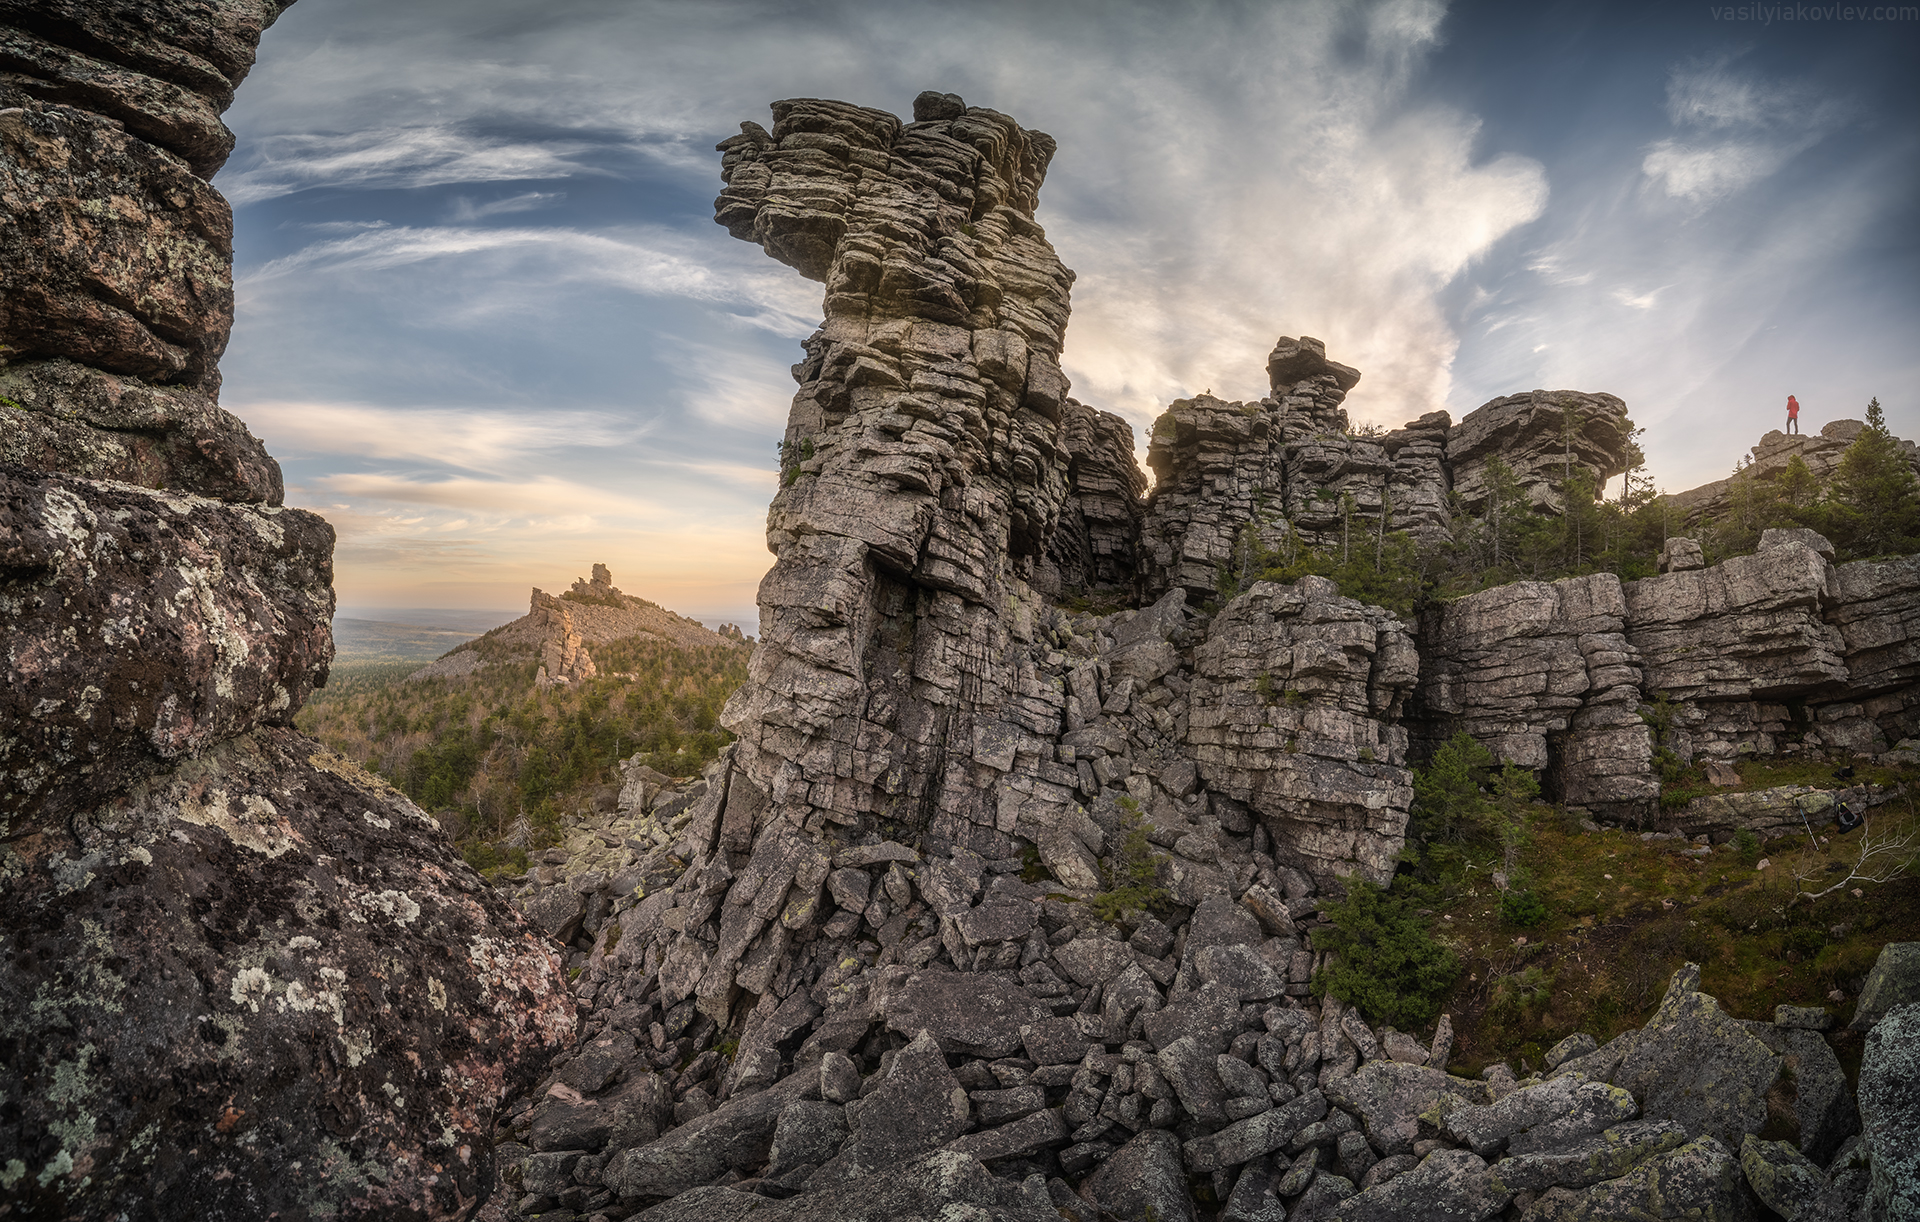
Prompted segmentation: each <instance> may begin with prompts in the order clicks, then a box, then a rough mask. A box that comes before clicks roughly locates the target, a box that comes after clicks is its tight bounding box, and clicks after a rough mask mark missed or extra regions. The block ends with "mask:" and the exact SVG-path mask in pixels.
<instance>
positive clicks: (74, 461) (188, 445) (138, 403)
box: [0, 360, 282, 505]
mask: <svg viewBox="0 0 1920 1222" xmlns="http://www.w3.org/2000/svg"><path fill="white" fill-rule="evenodd" d="M0 422H3V423H0V463H4V464H8V465H12V466H16V467H24V468H26V469H28V470H30V471H39V472H43V473H48V474H51V473H55V472H60V473H64V474H67V475H77V476H81V477H83V478H86V479H93V480H116V481H118V482H120V483H125V484H138V485H140V486H141V487H143V488H154V489H159V490H166V491H172V492H176V493H179V492H190V493H193V494H195V495H198V496H205V497H211V498H213V499H215V500H221V501H232V502H236V503H242V504H266V505H278V504H280V501H281V494H282V487H281V478H280V464H279V463H277V462H275V461H274V460H273V459H272V458H271V457H270V456H269V455H268V454H267V451H266V448H265V447H264V446H262V445H261V444H260V442H259V440H258V439H257V438H255V437H254V436H253V434H251V433H249V432H248V431H247V426H246V425H244V424H242V423H241V422H240V421H239V420H238V419H236V418H235V417H233V416H231V415H229V414H228V413H226V412H224V411H222V410H221V409H220V408H219V407H218V406H217V405H216V404H215V403H214V401H213V400H212V399H211V398H208V397H207V396H206V395H203V394H199V393H197V392H195V391H191V390H187V389H185V388H183V387H178V386H157V385H150V384H148V383H146V382H144V381H142V380H140V379H139V378H135V377H120V376H116V375H114V374H110V373H103V372H101V371H100V370H97V369H89V368H88V367H87V366H85V365H78V364H75V363H74V362H72V361H67V360H49V361H24V362H18V363H15V364H12V365H8V366H5V367H0Z"/></svg>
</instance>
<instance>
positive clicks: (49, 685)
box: [0, 0, 575, 1219]
mask: <svg viewBox="0 0 1920 1222" xmlns="http://www.w3.org/2000/svg"><path fill="white" fill-rule="evenodd" d="M282 7H284V6H283V5H281V4H279V3H274V2H271V0H269V2H265V3H238V2H232V3H228V2H218V3H212V4H202V5H198V6H167V5H154V4H145V3H131V2H127V3H91V2H90V3H78V2H73V3H69V2H66V0H54V2H52V3H33V4H23V3H14V2H5V3H0V66H3V67H4V72H0V149H4V152H3V153H0V201H3V203H4V211H5V216H6V221H7V223H6V224H5V225H0V279H4V282H5V283H6V285H7V291H6V293H5V294H4V297H0V355H3V356H4V362H3V363H0V620H4V622H5V624H6V646H7V648H6V654H5V658H4V661H0V667H3V668H4V681H3V682H0V776H3V777H4V783H3V784H0V927H4V928H5V930H6V931H7V953H6V956H5V960H4V963H3V964H0V1062H4V1064H5V1065H6V1066H7V1074H6V1083H5V1087H4V1094H5V1102H4V1107H0V1212H5V1213H7V1214H8V1215H9V1216H17V1217H59V1218H84V1219H95V1218H98V1219H106V1218H123V1217H187V1216H192V1217H204V1218H210V1219H211V1218H261V1217H269V1216H281V1217H295V1216H299V1217H318V1216H328V1217H339V1218H351V1217H396V1216H404V1217H414V1218H455V1217H464V1216H466V1215H468V1214H470V1213H471V1212H472V1209H473V1207H474V1205H475V1204H477V1203H478V1202H479V1201H481V1200H482V1199H484V1198H485V1197H486V1196H487V1195H488V1193H489V1192H490V1191H491V1190H492V1188H493V1184H494V1181H495V1174H494V1166H493V1159H492V1143H491V1141H490V1140H489V1133H490V1129H491V1127H492V1123H493V1114H494V1111H495V1109H496V1108H497V1107H498V1106H499V1105H500V1103H501V1102H502V1101H503V1100H505V1099H506V1098H508V1097H509V1096H511V1095H514V1094H516V1093H518V1092H519V1091H521V1090H524V1089H525V1088H526V1087H527V1086H528V1085H529V1084H530V1083H531V1082H532V1081H533V1080H534V1076H535V1075H536V1074H537V1073H538V1072H539V1071H540V1070H542V1069H544V1066H545V1063H546V1060H547V1058H548V1056H549V1055H550V1054H551V1052H552V1050H553V1049H555V1048H557V1047H562V1046H566V1045H568V1044H570V1043H571V1041H572V1035H573V1028H574V1021H575V1015H574V1011H573V1004H572V999H571V997H570V996H569V994H568V993H567V991H566V989H565V986H564V984H563V982H562V981H561V978H560V975H559V964H558V962H557V961H556V959H555V957H554V955H553V954H552V952H551V950H550V949H549V947H548V946H547V945H546V944H545V943H544V941H543V940H542V939H540V938H539V937H537V936H536V935H535V934H534V933H533V932H532V931H531V930H529V929H528V927H527V926H526V925H525V923H524V922H523V921H522V920H521V918H520V917H519V915H518V914H517V913H516V912H514V910H513V909H512V908H511V907H510V906H509V905H508V904H507V903H506V902H505V901H504V898H503V897H501V896H499V895H497V894H496V893H494V892H493V891H492V890H491V889H490V888H488V887H487V886H485V885H484V883H483V882H482V881H481V879H480V878H479V876H478V875H476V874H474V873H473V871H471V870H470V869H468V867H467V866H466V865H465V863H464V862H462V861H461V860H460V858H459V856H458V855H457V854H456V853H455V852H454V851H453V850H452V848H451V847H450V846H449V845H448V844H447V843H446V842H445V839H444V837H443V836H442V835H441V834H440V833H439V831H438V829H437V828H436V827H435V826H434V824H433V823H432V821H431V820H430V819H428V818H427V817H426V816H425V815H423V814H422V813H421V812H420V811H419V810H418V809H417V808H415V807H414V806H413V804H412V803H411V802H409V801H408V800H407V799H406V798H405V797H404V796H402V795H400V794H399V793H397V792H395V791H393V790H392V789H390V788H389V787H387V786H386V785H384V784H383V783H381V782H379V781H377V780H376V779H374V778H373V777H371V776H368V775H366V774H364V773H362V772H360V771H359V770H358V769H357V768H354V767H353V766H351V765H349V764H347V763H346V762H345V761H342V760H339V759H337V758H335V757H333V756H331V755H329V754H328V753H327V752H326V751H324V750H323V749H322V748H321V747H320V746H319V745H318V744H316V743H313V742H310V741H307V740H305V739H303V738H301V737H300V736H299V735H298V734H296V733H295V732H294V731H293V730H291V729H290V728H289V727H290V725H291V722H292V719H293V716H294V714H295V713H296V712H298V711H299V709H300V707H301V705H302V704H303V702H304V701H305V700H306V699H307V697H308V695H309V694H310V693H311V691H312V690H313V688H315V687H316V686H318V685H320V684H322V683H324V682H325V680H326V675H327V669H328V665H329V663H330V662H331V659H332V656H333V646H332V639H331V635H330V632H329V629H328V620H329V617H330V616H331V613H332V610H333V592H332V588H331V580H332V549H333V531H332V528H331V527H329V526H328V525H327V524H326V523H325V522H324V521H323V520H321V519H320V518H319V517H317V516H315V515H313V514H310V513H306V512H303V511H301V510H297V509H288V508H285V507H284V506H283V505H282V504H281V478H280V471H279V467H278V466H277V464H275V463H274V461H273V459H272V458H271V457H269V456H268V455H267V453H266V451H265V450H264V448H263V447H262V446H261V445H260V443H259V442H258V441H257V440H256V439H255V438H253V437H252V436H251V435H250V434H249V433H248V432H247V430H246V428H245V426H244V425H243V424H241V423H240V422H239V421H238V420H236V419H235V418H234V417H232V416H231V415H229V414H227V413H226V412H224V411H222V410H221V409H220V408H219V407H218V405H217V403H216V402H215V394H216V392H217V390H218V386H219V373H218V368H217V364H216V362H217V359H218V357H219V355H220V352H221V351H222V350H223V349H224V347H225V345H226V341H227V333H228V329H229V327H230V325H231V322H232V309H233V295H232V287H231V249H230V247H231V220H230V216H229V213H228V210H227V206H226V203H225V201H224V200H222V199H221V198H220V196H219V194H218V192H216V191H215V190H214V189H213V187H211V186H210V185H209V184H208V183H207V181H206V179H207V176H209V175H210V174H212V172H213V171H214V170H215V169H217V168H218V167H219V165H220V163H221V161H222V160H223V159H224V158H225V156H226V153H227V151H228V150H229V149H230V148H231V147H232V136H231V134H230V133H228V132H227V130H226V128H225V127H224V125H222V124H221V122H220V119H219V114H220V111H221V110H222V109H224V107H225V106H226V105H227V103H228V102H229V101H230V100H231V98H232V93H233V89H234V87H235V86H236V85H237V84H238V83H239V81H240V79H241V78H242V77H243V76H244V75H245V74H246V71H247V68H248V67H249V66H250V65H251V63H252V59H253V49H254V46H255V43H256V41H257V40H258V38H259V36H260V33H261V30H262V29H263V28H264V27H265V26H266V25H267V24H269V23H270V22H271V21H272V20H273V19H274V17H276V16H277V15H278V13H279V11H280V9H281V8H282Z"/></svg>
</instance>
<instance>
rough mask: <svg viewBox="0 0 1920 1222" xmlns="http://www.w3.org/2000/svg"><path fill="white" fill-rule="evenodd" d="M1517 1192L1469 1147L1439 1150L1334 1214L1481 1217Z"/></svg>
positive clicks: (1392, 1221)
mask: <svg viewBox="0 0 1920 1222" xmlns="http://www.w3.org/2000/svg"><path fill="white" fill-rule="evenodd" d="M1511 1197H1512V1193H1511V1192H1509V1191H1507V1190H1506V1189H1504V1188H1502V1187H1501V1186H1500V1184H1499V1182H1498V1181H1497V1180H1496V1179H1495V1178H1494V1177H1493V1176H1492V1175H1491V1174H1489V1172H1488V1169H1487V1164H1486V1160H1484V1159H1482V1158H1480V1157H1479V1156H1478V1155H1476V1154H1474V1153H1472V1152H1471V1151H1468V1150H1435V1151H1434V1152H1433V1153H1431V1154H1429V1155H1427V1156H1426V1158H1424V1159H1422V1160H1421V1161H1420V1165H1419V1166H1417V1167H1415V1168H1414V1169H1413V1170H1411V1171H1406V1172H1403V1173H1401V1174H1399V1175H1396V1176H1394V1177H1393V1178H1392V1179H1391V1180H1389V1181H1388V1182H1386V1183H1385V1184H1381V1185H1378V1186H1376V1187H1373V1188H1369V1189H1367V1190H1366V1191H1364V1192H1361V1193H1360V1194H1358V1195H1357V1196H1351V1197H1348V1198H1347V1199H1346V1200H1344V1201H1342V1202H1340V1204H1339V1205H1338V1206H1337V1207H1336V1208H1335V1209H1334V1211H1333V1213H1332V1214H1331V1215H1329V1216H1331V1217H1333V1218H1335V1219H1338V1220H1339V1222H1429V1220H1430V1222H1482V1219H1485V1218H1490V1217H1492V1216H1493V1215H1494V1214H1497V1213H1499V1212H1500V1211H1501V1210H1502V1209H1505V1208H1506V1206H1507V1201H1508V1200H1509V1199H1511Z"/></svg>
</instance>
